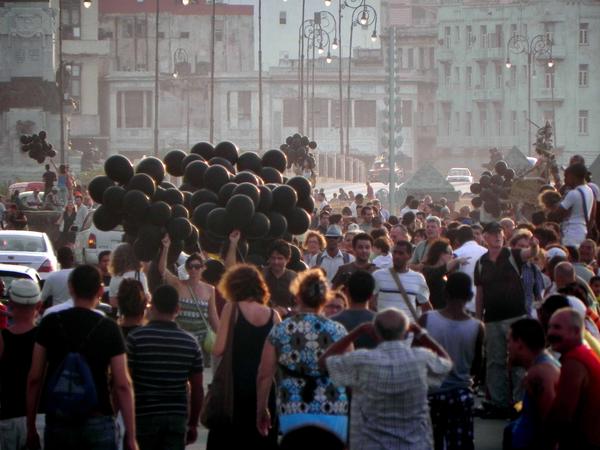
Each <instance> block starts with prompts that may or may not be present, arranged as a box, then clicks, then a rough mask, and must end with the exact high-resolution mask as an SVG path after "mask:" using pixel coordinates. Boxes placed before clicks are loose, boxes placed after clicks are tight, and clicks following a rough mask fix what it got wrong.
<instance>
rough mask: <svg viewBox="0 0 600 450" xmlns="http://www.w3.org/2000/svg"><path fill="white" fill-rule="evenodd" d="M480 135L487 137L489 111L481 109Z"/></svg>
mask: <svg viewBox="0 0 600 450" xmlns="http://www.w3.org/2000/svg"><path fill="white" fill-rule="evenodd" d="M479 130H480V131H479V135H480V136H486V131H487V111H486V110H485V109H481V110H480V111H479Z"/></svg>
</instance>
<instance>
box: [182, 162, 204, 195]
mask: <svg viewBox="0 0 600 450" xmlns="http://www.w3.org/2000/svg"><path fill="white" fill-rule="evenodd" d="M206 169H208V164H206V162H205V161H192V162H190V163H189V164H188V165H187V166H186V168H185V171H184V175H183V181H184V182H185V183H189V184H191V185H192V186H194V187H195V188H197V189H201V188H202V187H203V186H204V173H205V172H206Z"/></svg>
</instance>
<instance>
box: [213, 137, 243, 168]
mask: <svg viewBox="0 0 600 450" xmlns="http://www.w3.org/2000/svg"><path fill="white" fill-rule="evenodd" d="M215 156H218V157H220V158H225V159H226V160H228V161H229V162H230V163H231V164H235V163H237V161H238V156H239V151H238V148H237V145H235V144H234V143H233V142H230V141H223V142H219V143H218V144H217V145H215Z"/></svg>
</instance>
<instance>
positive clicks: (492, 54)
mask: <svg viewBox="0 0 600 450" xmlns="http://www.w3.org/2000/svg"><path fill="white" fill-rule="evenodd" d="M471 53H472V55H473V59H474V60H476V61H504V59H505V50H504V48H503V47H494V48H474V49H473V50H472V51H471Z"/></svg>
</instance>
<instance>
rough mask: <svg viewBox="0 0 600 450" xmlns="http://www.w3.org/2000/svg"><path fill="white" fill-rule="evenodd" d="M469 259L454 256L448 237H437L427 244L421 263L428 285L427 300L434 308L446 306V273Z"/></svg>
mask: <svg viewBox="0 0 600 450" xmlns="http://www.w3.org/2000/svg"><path fill="white" fill-rule="evenodd" d="M469 259H470V258H454V255H453V252H452V247H451V245H450V241H449V240H448V239H438V240H436V241H434V242H433V243H432V244H431V245H430V246H429V248H428V249H427V254H426V255H425V261H424V263H423V276H424V277H425V281H427V286H428V287H429V293H430V296H429V300H430V301H431V304H432V305H433V307H434V308H435V309H442V308H444V307H445V306H446V298H445V294H444V292H445V290H446V275H448V274H449V273H450V272H452V271H454V270H455V269H457V268H458V267H460V266H461V265H464V264H466V263H467V262H468V260H469Z"/></svg>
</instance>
